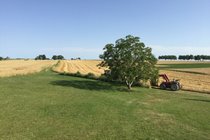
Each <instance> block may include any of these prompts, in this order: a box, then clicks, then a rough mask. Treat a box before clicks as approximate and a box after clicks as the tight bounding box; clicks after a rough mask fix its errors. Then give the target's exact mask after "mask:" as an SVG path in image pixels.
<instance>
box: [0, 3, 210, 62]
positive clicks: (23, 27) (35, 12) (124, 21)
mask: <svg viewBox="0 0 210 140" xmlns="http://www.w3.org/2000/svg"><path fill="white" fill-rule="evenodd" d="M128 34H131V35H134V36H139V37H140V38H141V41H143V42H144V43H145V44H146V45H147V46H149V47H152V48H153V53H154V54H155V55H156V56H158V55H162V54H175V55H177V54H188V53H191V54H201V53H202V54H209V55H210V0H0V56H4V57H6V56H10V57H28V58H34V57H35V56H36V55H38V54H46V55H47V56H48V57H51V56H52V55H53V54H62V55H64V56H65V57H66V58H71V57H81V58H86V59H94V58H98V56H99V54H100V53H102V49H103V47H104V45H105V44H107V43H114V41H115V40H116V39H119V38H121V37H124V36H126V35H128Z"/></svg>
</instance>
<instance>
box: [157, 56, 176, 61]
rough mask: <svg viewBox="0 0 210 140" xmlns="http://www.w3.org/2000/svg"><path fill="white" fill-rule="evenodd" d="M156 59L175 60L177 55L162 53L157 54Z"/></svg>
mask: <svg viewBox="0 0 210 140" xmlns="http://www.w3.org/2000/svg"><path fill="white" fill-rule="evenodd" d="M158 59H165V60H177V57H176V55H162V56H159V57H158Z"/></svg>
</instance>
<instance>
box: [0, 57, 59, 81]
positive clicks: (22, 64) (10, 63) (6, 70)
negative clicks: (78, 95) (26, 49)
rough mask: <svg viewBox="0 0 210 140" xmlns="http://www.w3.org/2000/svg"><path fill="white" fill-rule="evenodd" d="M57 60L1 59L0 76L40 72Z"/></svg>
mask: <svg viewBox="0 0 210 140" xmlns="http://www.w3.org/2000/svg"><path fill="white" fill-rule="evenodd" d="M56 63H57V61H51V60H49V61H48V60H45V61H39V60H7V61H0V77H8V76H14V75H25V74H30V73H35V72H40V71H42V70H43V69H45V68H48V67H52V66H53V65H54V64H56Z"/></svg>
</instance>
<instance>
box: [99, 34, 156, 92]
mask: <svg viewBox="0 0 210 140" xmlns="http://www.w3.org/2000/svg"><path fill="white" fill-rule="evenodd" d="M100 58H101V59H103V61H102V62H101V63H100V64H99V66H101V67H108V68H109V70H108V71H106V74H105V75H106V76H107V77H108V78H110V79H111V80H119V81H121V82H125V83H126V85H127V87H128V89H131V87H132V85H133V83H134V82H136V81H140V80H149V79H151V80H154V79H156V77H157V74H158V70H157V69H156V67H155V64H156V63H157V59H156V58H155V56H154V55H153V54H152V49H151V48H149V47H146V46H145V44H144V43H143V42H141V41H140V38H139V37H134V36H131V35H128V36H126V37H125V38H120V39H118V40H117V41H116V42H115V44H107V45H106V46H105V47H104V53H103V54H102V55H100Z"/></svg>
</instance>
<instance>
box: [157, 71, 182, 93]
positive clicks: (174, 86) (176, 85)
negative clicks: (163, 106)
mask: <svg viewBox="0 0 210 140" xmlns="http://www.w3.org/2000/svg"><path fill="white" fill-rule="evenodd" d="M159 77H162V78H163V79H164V80H165V81H164V82H162V83H161V84H160V89H164V90H165V89H171V90H172V91H177V90H180V89H181V88H182V86H181V84H180V82H179V80H172V81H170V80H169V78H168V76H167V75H166V74H160V75H159Z"/></svg>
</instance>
